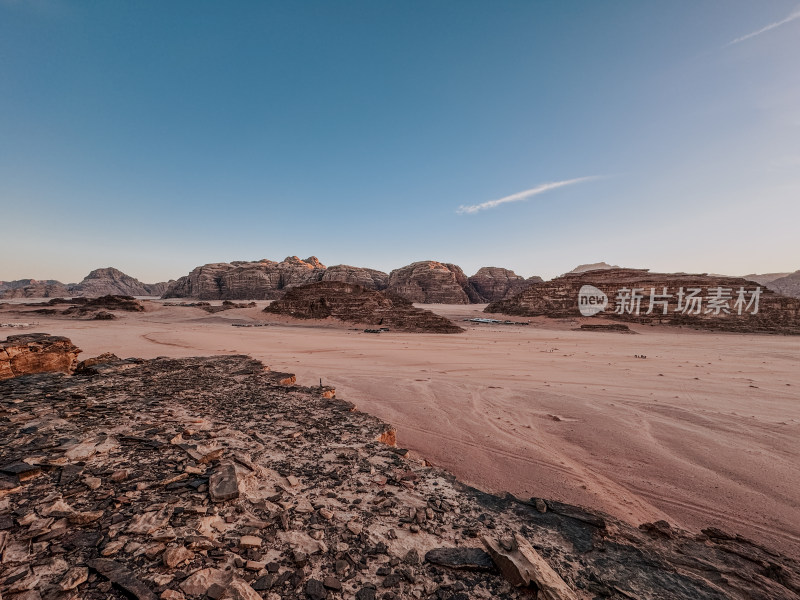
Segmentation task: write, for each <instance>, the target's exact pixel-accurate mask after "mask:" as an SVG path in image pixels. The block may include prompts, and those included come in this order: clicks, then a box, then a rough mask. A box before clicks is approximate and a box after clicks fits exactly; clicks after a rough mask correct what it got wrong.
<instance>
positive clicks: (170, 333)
mask: <svg viewBox="0 0 800 600" xmlns="http://www.w3.org/2000/svg"><path fill="white" fill-rule="evenodd" d="M146 304H147V311H146V312H144V313H138V314H135V313H124V314H122V313H120V318H119V320H117V321H87V320H74V319H67V318H63V317H48V316H42V315H36V316H33V315H30V314H26V313H24V312H19V311H21V310H24V309H21V307H19V306H16V305H12V304H5V305H0V322H2V323H9V322H32V321H35V322H38V325H37V326H36V327H33V328H29V329H25V330H13V329H2V330H0V331H2V333H0V337H5V335H13V334H14V333H21V332H22V331H42V332H47V333H51V334H54V335H65V336H67V337H69V338H71V339H72V341H73V342H74V343H75V344H77V345H78V346H79V347H80V348H82V349H83V351H84V353H83V354H82V357H84V358H86V357H89V356H95V355H97V354H101V353H103V352H114V353H115V354H117V355H119V356H123V357H128V356H139V357H142V358H153V357H157V356H173V357H183V356H195V355H210V354H249V355H251V356H253V357H255V358H257V359H259V360H261V361H262V362H264V364H266V365H269V366H270V367H271V368H272V369H274V370H277V371H288V372H292V373H296V374H297V377H298V383H301V384H304V385H314V384H318V383H319V380H320V379H322V381H323V383H324V384H326V385H332V386H335V387H336V390H337V395H338V396H339V397H342V398H345V399H347V400H350V401H352V402H354V403H355V404H356V405H357V406H358V408H359V409H360V410H363V411H366V412H369V413H372V414H374V415H376V416H378V417H380V418H382V419H384V420H385V421H388V422H390V423H392V424H393V425H395V426H396V428H397V437H398V444H399V445H401V446H403V447H406V448H409V449H411V450H412V451H413V453H415V454H416V455H417V456H421V457H424V458H426V459H427V460H428V461H429V462H430V463H432V464H434V465H436V466H441V467H444V468H446V469H448V470H450V471H451V472H453V473H455V474H456V475H457V476H458V477H459V478H460V479H461V480H462V481H465V482H467V483H470V484H472V485H475V486H476V487H479V488H481V489H485V490H488V491H492V492H503V491H510V492H512V493H514V494H516V495H518V496H521V497H529V496H538V497H543V498H552V499H557V500H560V501H563V502H568V503H571V504H577V505H583V506H588V507H592V508H595V509H599V510H602V511H605V512H607V513H610V514H612V515H614V516H616V517H618V518H621V519H624V520H627V521H629V522H632V523H634V524H639V523H642V522H645V521H654V520H657V519H666V520H667V521H669V522H670V523H671V524H672V525H673V526H679V527H682V528H685V529H688V530H690V531H699V530H700V529H701V528H704V527H708V526H715V527H719V528H721V529H723V530H725V531H729V532H732V533H738V534H740V535H743V536H745V537H748V538H750V539H753V540H755V541H757V542H760V543H763V544H764V545H766V546H767V547H769V548H773V549H775V550H779V551H782V552H784V553H786V554H789V555H792V556H795V557H800V338H798V337H792V336H768V335H742V334H728V333H708V332H698V331H693V330H685V329H677V328H669V327H649V326H634V327H632V328H633V329H634V330H635V331H636V332H637V335H631V334H624V333H612V332H587V331H574V330H573V329H575V328H576V327H577V326H578V325H579V323H580V321H579V320H564V321H554V320H546V319H530V321H531V324H530V325H528V326H505V325H478V324H471V323H464V322H461V320H462V319H464V318H468V317H475V316H484V315H483V314H481V311H482V310H483V308H484V307H483V306H480V305H471V306H449V305H427V306H424V305H423V306H422V307H423V308H427V309H430V310H433V311H434V312H437V313H440V314H443V315H445V316H447V317H449V318H451V319H453V320H454V321H456V322H458V323H459V324H460V325H462V326H465V327H466V329H467V331H466V332H465V333H463V334H455V335H435V334H412V333H397V332H390V333H383V334H379V335H376V334H368V333H364V332H363V331H362V330H361V329H354V327H355V326H354V325H352V324H342V323H337V322H329V321H294V320H287V319H284V318H281V317H277V316H274V315H267V314H265V313H263V312H262V311H261V309H262V308H263V307H264V306H265V305H266V304H267V303H266V302H259V303H258V307H257V308H249V309H234V310H229V311H225V312H222V313H217V314H213V315H210V314H208V313H206V312H204V311H203V310H202V309H199V308H189V307H177V306H164V305H163V301H150V302H147V303H146ZM215 304H218V303H215ZM233 323H265V324H267V326H264V327H233V326H232V324H233ZM636 355H640V356H641V355H643V356H646V358H637V357H636Z"/></svg>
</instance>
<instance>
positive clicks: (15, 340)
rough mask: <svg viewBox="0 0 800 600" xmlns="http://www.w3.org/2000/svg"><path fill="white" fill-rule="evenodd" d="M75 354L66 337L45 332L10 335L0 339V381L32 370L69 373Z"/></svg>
mask: <svg viewBox="0 0 800 600" xmlns="http://www.w3.org/2000/svg"><path fill="white" fill-rule="evenodd" d="M79 353H80V349H79V348H77V347H76V346H75V345H74V344H73V343H72V342H71V341H70V340H69V338H65V337H60V336H53V335H49V334H46V333H28V334H24V335H10V336H8V338H7V339H6V340H5V341H4V342H0V380H3V379H11V378H12V377H19V376H20V375H30V374H33V373H49V372H61V373H72V372H73V371H74V370H75V367H76V366H77V364H78V354H79Z"/></svg>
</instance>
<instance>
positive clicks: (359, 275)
mask: <svg viewBox="0 0 800 600" xmlns="http://www.w3.org/2000/svg"><path fill="white" fill-rule="evenodd" d="M322 281H341V282H343V283H355V284H356V285H360V286H361V287H363V288H365V289H368V290H385V289H386V287H387V286H388V285H389V275H388V274H386V273H384V272H383V271H377V270H375V269H365V268H362V267H351V266H350V265H334V266H333V267H328V268H327V270H326V271H325V274H324V275H323V276H322Z"/></svg>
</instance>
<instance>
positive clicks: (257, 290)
mask: <svg viewBox="0 0 800 600" xmlns="http://www.w3.org/2000/svg"><path fill="white" fill-rule="evenodd" d="M324 273H325V265H323V264H322V263H321V262H319V260H318V259H317V257H315V256H312V257H309V258H307V259H306V260H301V259H299V258H297V257H296V256H289V257H287V258H285V259H284V260H282V261H281V262H275V261H272V260H261V261H257V262H244V261H241V262H233V263H211V264H207V265H203V266H201V267H197V268H196V269H194V270H193V271H192V272H191V273H189V275H187V276H185V277H181V278H180V279H178V280H177V281H176V282H175V283H174V284H173V285H171V286H169V288H168V289H167V291H166V292H165V293H164V295H163V297H164V298H196V299H198V300H274V299H276V298H280V297H281V296H282V295H283V294H284V292H285V291H286V290H287V289H290V288H292V287H294V286H297V285H303V284H306V283H311V282H314V281H320V280H321V279H322V276H323V274H324Z"/></svg>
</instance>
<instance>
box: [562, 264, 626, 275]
mask: <svg viewBox="0 0 800 600" xmlns="http://www.w3.org/2000/svg"><path fill="white" fill-rule="evenodd" d="M619 268H621V267H619V266H617V265H610V264H608V263H607V262H597V263H587V264H585V265H578V266H577V267H575V268H574V269H572V271H570V272H569V273H586V272H587V271H602V270H605V269H619ZM569 273H568V274H569Z"/></svg>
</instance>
